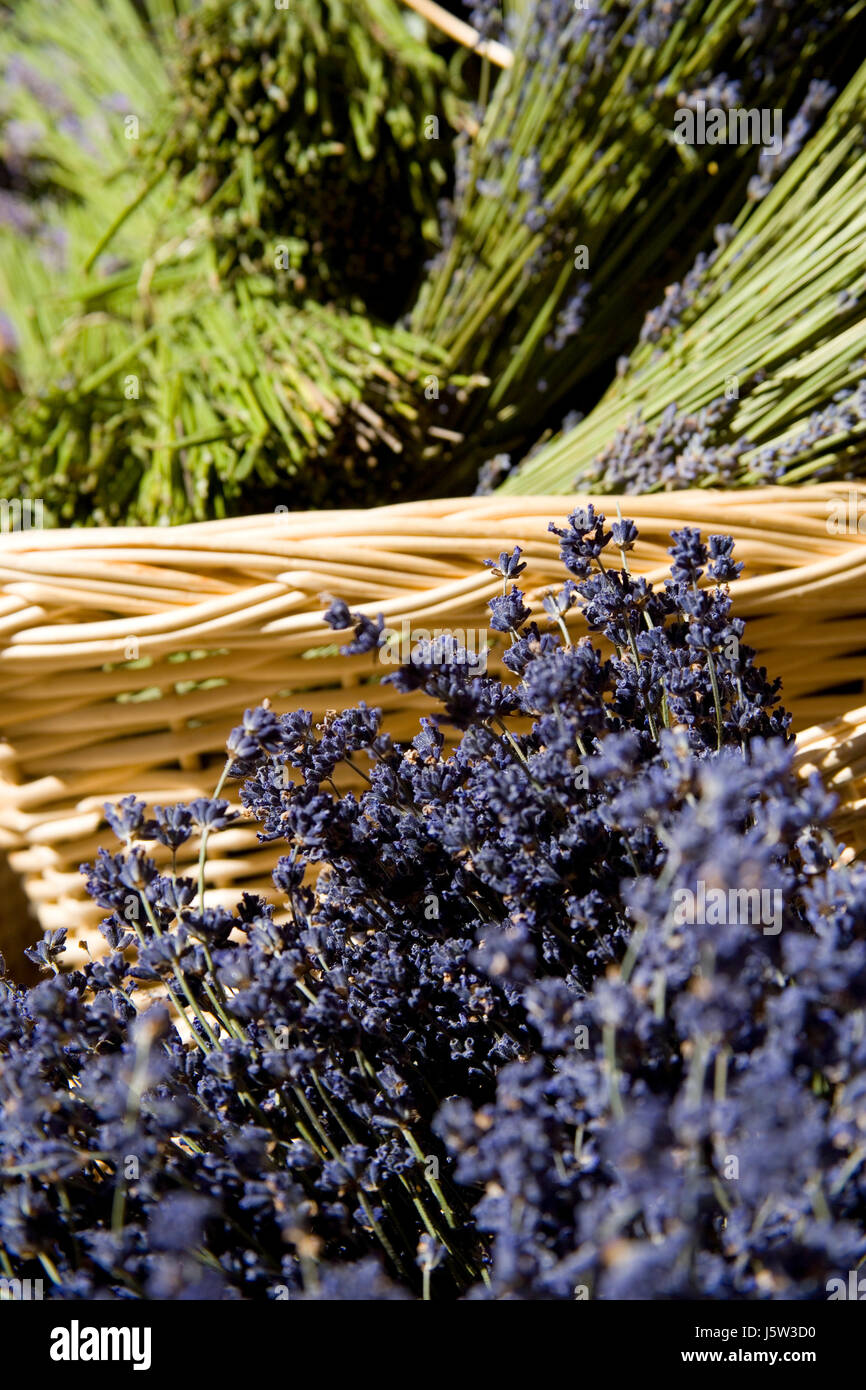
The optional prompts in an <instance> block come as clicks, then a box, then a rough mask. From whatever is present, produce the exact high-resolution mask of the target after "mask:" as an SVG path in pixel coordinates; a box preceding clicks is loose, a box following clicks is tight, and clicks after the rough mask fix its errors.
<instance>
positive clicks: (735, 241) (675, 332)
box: [504, 65, 866, 492]
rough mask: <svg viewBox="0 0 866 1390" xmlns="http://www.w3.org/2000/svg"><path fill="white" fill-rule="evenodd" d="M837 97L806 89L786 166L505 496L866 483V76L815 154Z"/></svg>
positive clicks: (771, 169) (781, 161)
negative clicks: (865, 151)
mask: <svg viewBox="0 0 866 1390" xmlns="http://www.w3.org/2000/svg"><path fill="white" fill-rule="evenodd" d="M828 96H829V94H828V92H827V91H826V89H825V87H823V86H821V85H818V84H813V85H812V87H811V88H810V90H809V93H808V94H807V97H806V100H805V102H804V111H803V112H801V114H800V116H798V118H797V120H796V121H793V122H792V123H791V125H790V126H789V127H788V131H787V135H786V139H785V141H783V145H782V149H781V151H780V152H779V154H778V157H777V158H776V159H775V160H773V159H770V158H769V157H766V158H765V157H764V156H762V164H761V169H762V171H763V172H762V173H761V174H760V175H756V176H755V178H756V183H755V184H754V185H753V186H752V188H751V191H750V194H749V197H748V198H747V199H746V201H745V202H744V204H743V206H742V208H741V209H740V211H739V213H738V214H737V216H736V218H735V219H734V222H733V224H731V225H726V226H721V227H719V228H717V229H716V246H715V249H714V250H713V251H712V252H710V253H708V254H703V253H702V254H701V255H700V256H699V257H698V259H697V260H696V262H695V264H694V266H693V268H692V270H691V271H690V272H689V273H688V274H687V275H686V276H685V278H684V279H683V280H682V282H677V283H674V284H672V285H669V286H668V288H667V290H666V291H665V295H664V298H663V300H662V302H661V303H660V304H659V305H658V306H657V307H656V308H655V309H654V310H652V311H651V312H650V313H649V314H648V315H647V317H646V319H645V321H644V325H643V329H642V331H641V334H640V339H639V341H638V343H637V345H636V346H635V348H634V350H633V351H632V353H631V356H630V357H629V358H627V359H625V358H624V359H622V360H621V362H620V364H619V369H618V373H617V377H616V379H615V380H614V381H613V382H612V383H611V385H610V386H609V387H608V389H607V391H606V392H605V394H604V396H603V397H602V399H601V400H600V401H599V402H598V404H597V405H596V406H595V407H594V409H593V410H592V411H591V412H590V413H589V414H588V415H587V416H586V418H581V419H580V420H579V421H578V422H577V423H576V424H574V425H564V426H563V432H562V433H561V434H560V436H559V437H557V438H555V439H554V440H552V441H551V442H549V443H547V442H545V443H543V444H542V446H541V447H539V448H538V449H536V450H534V451H532V453H531V455H527V456H526V458H525V460H524V462H523V464H522V466H521V467H520V468H519V470H518V471H516V472H512V473H511V474H510V476H509V477H508V478H507V479H506V481H505V483H504V489H505V490H506V491H509V492H524V491H525V492H537V491H538V492H544V491H551V492H553V491H557V490H567V489H568V488H570V487H572V486H577V487H579V488H583V487H598V488H602V489H605V490H610V491H628V490H630V489H636V488H639V489H641V490H654V489H659V488H665V489H669V488H677V487H689V486H694V485H699V486H728V487H730V486H741V485H748V484H752V483H759V482H762V481H779V482H786V483H797V482H801V481H803V480H805V479H810V480H812V479H815V480H818V479H821V478H827V477H831V478H832V477H836V478H838V477H854V476H859V475H860V474H861V473H862V472H863V468H864V461H866V414H864V405H866V397H864V389H866V388H864V384H863V383H864V379H866V368H864V360H863V353H862V339H863V331H864V307H863V263H862V255H861V254H860V251H859V242H858V238H859V230H858V229H860V228H861V227H862V225H863V221H864V217H866V161H864V159H863V156H862V152H861V149H860V143H861V142H860V130H861V128H862V122H863V119H864V116H866V66H862V65H861V67H860V69H859V71H858V72H857V73H856V74H855V76H854V77H853V78H852V79H851V81H850V82H849V83H848V85H847V87H846V88H845V89H844V90H843V91H842V92H841V93H840V95H839V96H838V98H837V99H836V100H835V101H834V102H833V104H832V105H831V106H830V108H829V110H828V111H827V113H826V115H825V116H824V118H823V120H822V121H821V123H820V125H818V126H817V128H816V129H814V130H813V133H812V134H811V137H810V138H808V139H807V138H806V132H807V128H808V126H809V123H810V121H813V120H814V118H815V116H816V113H817V111H818V109H819V108H821V107H822V106H823V104H825V103H826V101H827V100H828ZM801 145H802V148H801V149H800V148H799V147H800V146H801ZM789 161H790V162H789ZM758 182H760V187H759V186H758Z"/></svg>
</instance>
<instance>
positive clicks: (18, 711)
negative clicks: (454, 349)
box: [0, 484, 866, 946]
mask: <svg viewBox="0 0 866 1390" xmlns="http://www.w3.org/2000/svg"><path fill="white" fill-rule="evenodd" d="M849 493H850V495H849ZM839 499H844V500H845V514H846V516H848V517H854V518H855V521H854V524H846V525H844V526H840V524H839V521H838V516H839V513H840V508H841V503H840V501H839ZM586 500H587V499H578V498H576V497H526V498H524V497H507V498H498V497H492V498H470V499H458V500H441V501H435V502H424V503H417V504H411V505H400V506H393V507H387V508H382V509H377V510H372V511H354V512H329V513H324V512H319V513H297V514H288V513H276V514H272V515H267V516H260V517H253V518H244V519H239V520H232V521H224V522H208V523H203V524H199V525H192V526H184V527H177V528H158V529H118V530H97V529H93V530H76V531H41V532H40V531H29V532H28V531H24V532H17V533H12V534H7V535H3V536H0V702H2V703H0V735H2V737H3V739H4V740H5V742H4V743H3V744H0V849H5V850H6V851H7V852H8V854H9V858H10V863H11V865H12V867H13V869H14V870H15V871H16V872H17V873H18V874H19V875H21V876H22V878H23V881H24V884H25V887H26V891H27V894H28V897H29V899H30V901H31V903H32V905H33V907H34V909H35V911H36V913H37V915H38V917H39V919H40V921H41V923H42V925H43V927H60V926H63V927H67V928H68V929H69V932H70V937H71V938H72V939H74V940H80V939H81V938H82V937H83V936H86V937H87V938H88V940H89V941H90V942H91V944H92V942H93V940H94V939H95V938H94V934H93V926H94V923H95V922H96V920H97V919H98V918H99V916H100V915H101V913H100V911H99V909H96V908H95V907H94V906H93V905H92V904H91V903H89V902H88V901H87V900H86V899H85V898H84V897H83V894H82V885H81V879H80V877H79V875H78V873H77V865H78V864H79V863H80V862H81V861H82V860H84V859H88V858H91V857H92V856H93V855H94V853H95V851H96V848H97V846H98V845H99V843H100V842H103V843H109V842H110V836H109V835H108V833H107V832H106V830H105V827H104V825H102V824H101V808H102V803H103V802H104V801H106V800H114V799H116V798H118V797H120V796H123V795H125V794H127V793H129V792H135V793H137V794H138V795H139V796H142V797H144V798H145V799H146V800H147V801H148V802H149V803H150V804H151V805H153V804H157V803H165V802H168V801H171V800H181V799H184V798H189V797H191V796H194V795H200V794H209V793H212V791H213V788H214V785H215V782H216V780H217V777H218V774H219V771H220V769H221V767H222V763H223V748H224V741H225V737H226V734H227V732H228V730H229V728H230V727H231V726H232V725H233V724H234V723H236V722H237V720H238V717H239V715H240V713H241V712H242V711H243V709H244V707H245V706H248V705H252V704H254V703H256V702H257V701H259V700H261V699H262V698H263V697H266V696H267V697H270V699H271V700H272V701H273V703H274V705H275V707H276V708H279V709H286V708H297V707H301V706H307V707H309V708H311V709H312V710H313V711H314V712H315V713H316V714H318V715H321V714H322V712H323V711H325V710H326V709H328V708H332V707H334V706H336V705H338V704H339V705H343V704H348V703H352V702H354V701H357V700H359V699H366V700H367V701H368V703H375V704H378V705H381V706H383V707H384V709H385V710H386V714H387V726H388V728H389V729H390V730H391V732H392V733H393V734H394V735H395V736H397V737H404V736H408V735H410V734H411V732H413V731H414V729H415V728H416V727H417V720H418V716H419V713H420V712H421V711H422V710H423V709H424V708H425V707H426V702H425V701H424V699H423V698H422V697H419V696H412V697H406V696H403V695H400V694H398V693H397V692H395V691H394V690H393V688H392V687H390V686H386V687H384V688H383V687H381V686H380V685H379V680H380V678H381V676H382V675H383V674H384V672H385V668H384V667H383V666H382V665H381V664H380V663H379V662H377V661H375V660H374V658H372V657H370V656H367V657H363V658H355V659H352V660H347V659H346V658H343V657H341V656H339V655H336V654H333V644H334V641H335V637H334V634H333V633H332V632H331V630H330V629H329V628H328V627H327V626H326V625H325V623H324V622H323V617H322V615H323V609H324V607H325V606H326V603H327V599H326V598H325V597H324V596H326V595H332V596H337V595H339V596H340V597H342V598H345V599H346V600H347V601H348V602H349V603H350V604H351V605H352V606H353V607H357V608H361V609H364V610H365V611H367V612H370V613H374V614H375V613H379V612H381V613H383V614H384V615H385V619H386V621H387V623H388V624H389V626H391V627H393V628H398V629H399V628H400V626H401V624H402V622H403V621H404V620H406V621H407V622H408V624H409V625H410V627H411V629H412V630H413V631H417V630H418V629H419V628H424V629H427V630H428V631H433V630H435V629H437V628H441V629H454V628H460V629H469V630H472V629H477V630H481V629H484V628H485V627H486V619H485V615H486V603H487V600H488V599H489V598H490V597H491V596H492V595H493V594H494V593H496V592H497V591H498V590H499V587H500V584H499V581H497V580H496V579H495V578H493V577H492V576H491V574H490V571H489V570H487V569H485V568H484V566H483V563H482V562H483V560H484V559H485V558H486V557H488V556H490V555H494V554H498V552H499V551H500V550H502V549H505V548H510V547H511V546H512V545H514V544H518V543H519V544H520V545H522V546H524V548H525V551H526V557H525V558H526V559H527V562H528V568H527V571H526V573H525V575H524V576H523V579H524V581H525V584H526V587H527V588H528V590H529V592H530V595H533V594H535V595H538V594H539V593H543V592H544V591H545V590H546V588H547V587H548V586H549V585H552V584H555V583H559V582H561V578H562V569H561V566H560V563H559V560H558V546H557V543H556V540H555V537H552V536H551V535H549V533H548V530H547V524H548V521H549V520H550V519H555V520H559V521H561V520H562V518H564V517H565V516H566V514H567V513H568V512H569V511H570V510H571V508H572V507H573V506H574V505H575V504H576V503H577V502H579V501H580V502H583V501H586ZM593 500H594V501H595V503H596V505H597V506H598V507H600V508H601V509H602V510H603V511H605V512H607V513H608V514H609V515H611V514H612V515H615V514H616V506H617V502H616V499H608V500H605V499H604V498H595V499H593ZM620 503H621V506H622V509H623V513H624V515H627V516H631V517H634V518H635V519H636V521H637V522H638V524H639V526H640V531H641V539H640V541H639V543H638V546H637V550H636V553H635V558H634V567H635V568H636V569H637V570H638V571H640V572H642V573H646V574H647V575H649V576H650V577H653V576H661V575H662V574H664V573H665V572H666V569H667V555H666V550H667V546H668V544H669V543H670V532H671V530H672V529H675V528H676V527H678V526H682V525H684V524H691V525H696V526H699V527H701V529H702V530H703V531H704V532H705V533H712V532H714V531H723V532H729V533H732V534H733V535H734V536H735V538H736V554H737V555H738V557H739V558H740V559H741V560H743V561H744V562H745V564H746V571H745V574H744V576H743V577H742V578H741V579H740V580H739V581H738V582H737V583H736V584H735V585H734V586H733V590H734V601H735V609H736V612H737V613H738V614H739V615H740V616H742V617H744V618H747V619H749V623H748V629H747V640H748V641H749V642H750V643H751V645H753V646H755V647H757V649H758V650H759V652H760V654H761V658H762V660H763V661H764V662H765V663H766V665H767V667H768V669H769V670H770V671H771V672H772V673H778V674H780V675H781V676H782V677H783V679H784V687H785V700H786V703H787V704H788V706H789V708H791V709H792V710H793V711H794V714H795V720H796V724H795V727H797V728H799V729H806V728H807V727H808V726H824V725H826V726H827V728H826V729H822V728H820V727H818V728H815V727H811V728H809V732H808V734H804V735H803V743H802V751H801V754H800V759H801V762H802V764H803V766H804V768H805V767H808V766H811V765H815V766H819V767H821V768H822V770H823V771H824V772H825V773H826V774H827V775H828V777H829V778H830V780H831V781H832V782H833V784H834V785H835V786H836V788H837V790H838V791H839V793H840V795H841V796H842V797H843V799H844V802H845V805H844V807H843V810H842V812H841V813H840V825H842V826H843V827H844V829H845V833H846V834H847V835H848V836H849V838H850V839H851V840H852V842H854V843H856V844H858V845H859V844H860V843H861V841H862V840H863V839H864V836H863V832H862V830H860V829H859V828H858V824H857V815H858V810H859V808H860V807H861V806H862V804H863V800H864V796H866V787H864V776H866V711H864V710H862V709H861V710H860V712H859V714H857V715H849V711H851V710H856V709H857V708H858V707H859V706H862V705H864V704H866V680H864V677H866V657H864V650H866V522H864V531H863V532H860V531H858V529H857V525H856V516H857V515H858V514H860V513H862V514H863V515H866V489H864V490H860V491H859V492H856V491H853V492H852V491H851V490H850V489H849V488H848V486H847V484H846V485H844V486H841V485H840V486H836V487H833V486H829V485H828V486H820V487H807V488H798V489H791V488H765V489H759V490H753V491H741V492H733V493H712V492H707V491H693V492H683V493H676V494H667V495H664V494H662V495H654V496H645V497H638V498H628V499H620ZM858 509H859V511H858ZM833 518H836V520H835V521H834V520H833ZM328 646H330V648H331V652H332V654H330V655H324V656H322V655H320V654H317V649H318V650H319V651H320V650H321V649H322V648H323V647H328ZM496 664H497V657H496V654H495V653H494V654H493V656H492V658H491V665H492V667H493V668H495V667H496ZM840 721H841V722H840ZM190 849H191V855H192V851H193V850H194V847H190ZM276 853H277V851H275V850H274V849H273V848H263V847H261V846H259V845H258V843H257V840H256V836H255V828H254V826H252V825H251V824H250V825H246V824H244V825H241V826H239V827H236V828H233V829H230V830H227V831H225V832H223V833H222V834H219V835H214V836H213V837H212V839H211V842H210V853H209V866H208V885H209V889H210V892H209V901H220V902H225V903H227V904H228V903H232V902H234V901H235V900H236V896H237V893H238V892H239V890H240V889H242V888H245V889H251V890H252V889H254V890H256V891H268V890H269V887H270V882H269V872H270V867H271V865H272V863H273V861H274V859H275V857H276ZM191 862H192V858H191V857H190V859H189V860H182V863H190V864H191ZM2 944H3V943H2V942H0V946H2Z"/></svg>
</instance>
